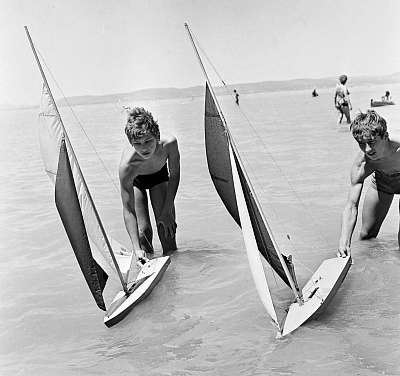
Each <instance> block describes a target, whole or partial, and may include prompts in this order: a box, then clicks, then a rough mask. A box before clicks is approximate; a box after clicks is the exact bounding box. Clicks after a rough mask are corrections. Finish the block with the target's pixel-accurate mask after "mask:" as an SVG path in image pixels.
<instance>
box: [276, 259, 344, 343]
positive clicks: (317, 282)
mask: <svg viewBox="0 0 400 376" xmlns="http://www.w3.org/2000/svg"><path fill="white" fill-rule="evenodd" d="M350 266H351V256H347V257H336V258H331V259H327V260H325V261H324V262H323V263H322V264H321V265H320V266H319V268H318V269H317V270H316V272H315V273H314V274H313V276H312V277H311V278H310V280H309V281H308V282H307V283H306V285H305V286H304V288H303V290H302V293H303V297H304V303H303V304H302V305H300V304H299V303H298V302H295V303H292V304H291V305H290V307H289V311H288V314H287V316H286V319H285V322H284V325H283V329H282V333H281V335H282V336H285V335H287V334H289V333H291V332H292V331H293V330H295V329H297V328H298V327H299V326H300V325H302V324H303V323H305V322H306V321H308V320H311V319H315V318H317V317H318V316H319V315H320V314H321V313H323V311H324V310H325V309H326V308H327V306H328V304H329V303H330V301H331V300H332V298H333V297H334V296H335V294H336V292H337V291H338V289H339V287H340V285H341V284H342V282H343V280H344V278H345V277H346V275H347V272H348V271H349V269H350Z"/></svg>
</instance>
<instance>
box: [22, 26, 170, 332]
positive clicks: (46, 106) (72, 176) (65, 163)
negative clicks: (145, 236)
mask: <svg viewBox="0 0 400 376" xmlns="http://www.w3.org/2000/svg"><path fill="white" fill-rule="evenodd" d="M25 31H26V34H27V37H28V40H29V43H30V45H31V48H32V51H33V54H34V56H35V59H36V62H37V64H38V67H39V70H40V73H41V75H42V79H43V93H42V104H41V112H40V115H39V122H40V129H39V135H40V148H41V154H42V158H43V162H44V165H45V170H46V172H47V174H48V175H49V177H50V179H51V180H52V182H53V183H54V185H55V202H56V207H57V210H58V212H59V215H60V217H61V220H62V222H63V225H64V228H65V231H66V233H67V235H68V238H69V240H70V243H71V246H72V248H73V250H74V253H75V256H76V258H77V260H78V263H79V266H80V268H81V271H82V273H83V275H84V278H85V280H86V283H87V285H88V286H89V289H90V291H91V293H92V295H93V297H94V299H95V301H96V304H97V306H98V307H99V308H100V309H102V310H104V311H106V315H105V317H104V323H105V324H106V325H107V326H112V325H114V324H116V323H117V322H119V321H120V320H122V319H123V318H124V317H125V316H126V315H127V314H128V313H129V311H130V310H131V309H132V308H133V307H134V306H135V305H136V304H137V303H139V302H140V301H141V300H143V299H144V298H145V297H146V296H147V295H148V294H149V293H150V292H151V291H152V289H153V288H154V287H155V285H156V284H157V283H158V281H159V280H160V279H161V277H162V275H163V274H164V272H165V270H166V269H167V267H168V265H169V263H170V258H169V256H165V257H159V258H154V259H152V260H149V261H148V262H146V263H145V264H144V265H143V266H142V267H141V269H140V271H139V273H138V274H137V275H136V276H134V274H135V273H133V269H134V268H136V265H135V256H134V253H133V252H128V251H127V250H126V249H125V248H124V247H123V246H122V245H121V244H119V243H118V242H117V241H116V240H114V239H112V238H111V237H109V236H107V234H106V231H105V229H104V226H103V224H102V221H101V220H100V216H99V214H98V212H97V209H96V207H95V205H94V202H93V199H92V197H91V195H90V192H89V189H88V187H87V184H86V182H85V179H84V177H83V174H82V171H81V169H80V166H79V163H78V160H77V158H76V155H75V153H74V150H73V148H72V145H71V142H70V140H69V137H68V134H67V132H66V130H65V127H64V124H63V121H62V119H61V116H60V113H59V111H58V108H57V105H56V102H55V101H54V98H53V95H52V93H51V91H50V87H49V84H48V81H47V79H46V76H45V74H44V71H43V69H42V66H41V63H40V60H39V57H38V55H37V52H36V49H35V47H34V45H33V42H32V39H31V37H30V34H29V31H28V29H27V27H26V26H25ZM89 239H90V241H89ZM91 245H92V246H91ZM109 276H112V277H115V278H117V279H118V280H119V281H120V282H121V285H122V290H121V291H120V292H119V293H118V294H117V295H116V297H115V298H114V300H113V301H112V302H111V304H110V305H109V307H106V303H105V300H104V297H103V290H104V288H105V285H106V282H107V279H108V277H109Z"/></svg>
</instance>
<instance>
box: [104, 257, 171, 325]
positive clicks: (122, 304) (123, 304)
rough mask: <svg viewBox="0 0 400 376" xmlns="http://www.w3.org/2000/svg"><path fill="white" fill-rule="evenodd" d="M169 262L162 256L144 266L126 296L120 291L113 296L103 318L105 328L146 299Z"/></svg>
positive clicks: (168, 259)
mask: <svg viewBox="0 0 400 376" xmlns="http://www.w3.org/2000/svg"><path fill="white" fill-rule="evenodd" d="M170 262H171V259H170V257H169V256H164V257H157V258H154V259H152V260H150V261H148V262H147V263H146V264H144V265H143V267H142V269H141V270H140V272H139V274H138V276H137V277H136V280H135V282H134V283H133V285H132V287H131V288H130V289H129V291H128V294H125V292H124V291H120V292H119V293H118V294H117V295H116V296H115V298H114V300H113V301H112V303H111V305H110V307H109V308H108V310H107V313H106V315H105V316H104V324H105V325H106V326H107V327H111V326H113V325H115V324H117V323H118V322H120V321H121V320H122V319H123V318H124V317H125V316H126V315H127V314H128V313H129V312H130V311H131V310H132V309H133V308H134V307H135V306H136V305H137V304H138V303H140V302H141V301H142V300H143V299H144V298H146V297H147V296H148V295H149V294H150V293H151V291H152V290H153V289H154V287H155V286H156V285H157V283H158V282H159V281H160V279H161V277H162V276H163V274H164V272H165V271H166V270H167V268H168V265H169V264H170Z"/></svg>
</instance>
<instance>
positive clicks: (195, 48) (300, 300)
mask: <svg viewBox="0 0 400 376" xmlns="http://www.w3.org/2000/svg"><path fill="white" fill-rule="evenodd" d="M185 28H186V30H187V32H188V35H189V39H190V42H191V43H192V46H193V49H194V51H195V54H196V56H197V59H198V61H199V64H200V67H201V70H202V71H203V74H204V77H205V79H206V81H207V83H208V87H209V88H210V92H211V95H212V97H213V99H214V102H215V104H216V106H217V110H218V113H219V115H220V117H221V119H222V121H223V124H224V127H225V130H226V133H227V135H228V139H229V141H230V143H231V145H232V148H233V150H234V151H235V154H236V157H237V159H238V161H239V164H240V167H241V169H242V171H243V174H244V175H245V177H246V181H247V184H248V185H249V187H250V190H251V193H252V195H253V198H254V201H255V203H256V205H257V208H258V210H259V212H260V214H261V216H262V219H263V221H264V223H265V226H266V228H267V230H268V234H269V236H270V238H271V241H272V243H273V245H274V247H275V250H276V254H277V255H278V258H279V261H280V262H281V264H282V268H283V270H284V272H285V274H286V277H287V279H288V281H289V284H290V287H291V288H292V290H293V293H294V295H295V297H296V299H297V301H298V302H299V303H300V304H301V303H302V297H301V296H300V295H299V291H298V289H297V288H296V283H295V282H294V281H293V278H292V275H291V274H290V272H289V269H288V267H287V265H286V262H285V260H284V259H283V256H282V253H281V251H280V250H279V246H278V244H277V242H276V240H275V238H274V236H273V234H272V231H271V228H270V226H269V223H268V221H267V220H266V218H265V216H264V212H263V211H262V208H261V205H260V203H259V201H258V198H257V196H256V194H255V190H254V188H253V186H252V184H251V181H250V179H249V177H248V175H247V172H246V169H245V168H244V165H243V162H242V159H241V158H240V154H239V152H238V149H237V147H236V144H235V141H234V139H233V137H232V135H231V132H230V130H229V127H228V124H227V122H226V120H225V117H224V115H223V113H222V110H221V106H220V104H219V102H218V99H217V97H216V95H215V93H214V89H213V87H212V85H211V82H210V79H209V78H208V74H207V71H206V69H205V67H204V64H203V61H202V60H201V57H200V54H199V51H198V50H197V46H196V44H195V43H194V40H193V36H192V33H191V31H190V28H189V25H188V24H187V23H186V22H185Z"/></svg>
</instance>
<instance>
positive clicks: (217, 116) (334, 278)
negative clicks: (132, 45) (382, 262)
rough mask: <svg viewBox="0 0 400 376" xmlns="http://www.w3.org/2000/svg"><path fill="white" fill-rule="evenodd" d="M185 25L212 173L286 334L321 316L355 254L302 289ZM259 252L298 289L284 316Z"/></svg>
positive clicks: (326, 265)
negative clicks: (199, 79)
mask: <svg viewBox="0 0 400 376" xmlns="http://www.w3.org/2000/svg"><path fill="white" fill-rule="evenodd" d="M185 27H186V30H187V32H188V35H189V38H190V41H191V43H192V46H193V48H194V51H195V53H196V56H197V58H198V60H199V63H200V67H201V69H202V71H203V74H204V77H205V80H206V88H205V89H206V93H205V144H206V154H207V162H208V168H209V171H210V175H211V178H212V181H213V183H214V186H215V188H216V190H217V192H218V194H219V196H220V197H221V199H222V201H223V203H224V205H225V207H226V209H227V210H228V212H229V213H230V215H231V216H232V217H233V219H234V220H235V221H236V223H237V224H238V225H239V226H240V227H241V230H242V234H243V239H244V243H245V246H246V252H247V257H248V261H249V265H250V270H251V273H252V276H253V279H254V282H255V285H256V288H257V291H258V294H259V296H260V299H261V301H262V303H263V305H264V307H265V309H266V310H267V312H268V314H269V315H270V317H271V318H272V320H273V322H274V323H275V325H276V326H277V328H278V334H279V335H282V336H284V335H286V334H289V333H291V332H292V331H293V330H295V329H296V328H298V327H299V326H300V325H302V324H303V323H304V322H306V321H307V320H309V319H311V318H315V317H317V316H318V315H319V314H320V313H321V312H322V311H323V309H324V308H326V306H327V304H328V303H329V301H330V300H331V299H332V297H333V296H334V295H335V293H336V291H337V290H338V288H339V287H340V285H341V283H342V281H343V279H344V278H345V276H346V274H347V272H348V270H349V268H350V265H351V257H349V256H348V257H346V258H339V257H337V258H332V259H327V260H325V261H324V262H323V263H322V264H321V265H320V267H319V268H318V269H317V271H316V272H315V273H314V274H313V276H312V277H311V278H310V280H309V281H308V282H307V283H306V285H305V286H304V287H303V288H302V289H301V290H300V288H299V287H298V284H297V281H296V278H295V274H294V267H293V264H292V262H291V257H286V256H284V255H283V254H282V253H281V252H280V250H279V247H278V244H277V243H276V241H275V239H274V237H273V234H272V231H271V228H270V226H269V225H268V222H267V220H266V218H265V216H264V214H263V212H262V209H261V206H260V204H259V202H258V200H257V197H256V194H255V191H254V189H253V187H252V186H251V183H250V180H249V178H248V176H247V174H246V170H245V169H244V166H243V163H242V161H241V159H240V156H239V153H238V150H237V148H236V146H235V142H234V140H233V138H232V135H231V133H230V131H229V128H228V125H227V122H226V120H225V118H224V115H223V113H222V111H221V107H220V106H219V103H218V100H217V98H216V96H215V93H214V91H213V89H212V86H211V84H210V80H209V78H208V75H207V72H206V70H205V68H204V65H203V62H202V60H201V57H200V55H199V52H198V50H197V46H196V44H195V43H194V40H193V37H192V33H191V31H190V29H189V26H188V25H187V24H185ZM260 254H261V255H262V256H263V257H264V258H265V260H266V261H267V262H268V263H269V265H270V266H271V267H272V269H273V270H274V272H275V273H276V274H278V275H279V277H280V278H281V279H282V280H283V281H284V282H285V283H286V284H287V285H288V287H289V288H291V289H292V291H293V293H294V296H295V299H296V301H295V302H294V303H292V304H291V305H290V307H289V308H288V310H287V315H286V317H284V318H283V320H280V319H279V318H278V316H277V313H276V309H275V306H274V303H273V300H272V297H271V293H270V290H269V287H268V283H267V279H266V276H265V273H264V267H263V265H262V262H261V258H260Z"/></svg>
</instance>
